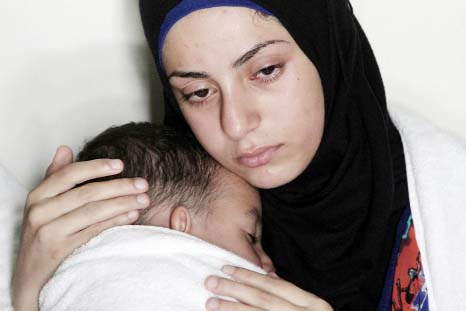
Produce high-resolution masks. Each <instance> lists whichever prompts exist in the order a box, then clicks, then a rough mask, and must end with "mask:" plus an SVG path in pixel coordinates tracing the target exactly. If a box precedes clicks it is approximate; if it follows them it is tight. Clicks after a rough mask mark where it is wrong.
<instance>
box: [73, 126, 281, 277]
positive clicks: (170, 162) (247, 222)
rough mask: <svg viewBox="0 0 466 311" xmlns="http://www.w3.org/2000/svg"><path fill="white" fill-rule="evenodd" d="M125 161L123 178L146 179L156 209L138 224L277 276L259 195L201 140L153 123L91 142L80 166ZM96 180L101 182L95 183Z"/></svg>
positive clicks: (105, 134)
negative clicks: (195, 240) (198, 242)
mask: <svg viewBox="0 0 466 311" xmlns="http://www.w3.org/2000/svg"><path fill="white" fill-rule="evenodd" d="M99 158H113V159H121V160H122V161H123V162H124V164H125V168H124V170H123V172H122V173H121V174H118V175H115V176H110V177H104V178H101V179H98V180H99V181H100V180H109V179H115V178H121V177H123V178H131V177H143V178H145V179H146V180H147V181H148V183H149V191H148V195H149V197H150V199H151V204H150V206H149V207H148V208H146V209H145V210H143V211H142V212H141V214H140V216H139V219H138V221H137V224H141V225H154V226H160V227H166V228H170V229H174V230H178V231H181V232H185V233H188V234H192V235H194V236H197V237H199V238H201V239H203V240H205V241H208V242H210V243H212V244H215V245H217V246H220V247H222V248H225V249H227V250H229V251H232V252H234V253H236V254H237V255H239V256H242V257H244V258H245V259H247V260H249V261H251V262H253V263H255V264H257V265H259V266H261V267H262V268H263V269H264V270H266V271H272V270H273V265H272V262H271V260H270V258H269V257H268V256H267V255H266V254H265V253H264V251H263V250H262V246H261V244H260V238H259V237H260V234H261V203H260V198H259V194H258V191H257V190H256V189H255V188H253V187H252V186H251V185H249V184H248V183H247V182H245V181H244V180H243V179H241V178H240V177H238V176H236V175H235V174H233V173H231V172H229V171H227V170H226V169H224V168H223V167H222V166H220V165H219V164H218V163H217V162H216V161H215V160H214V159H212V158H211V157H210V156H209V155H208V154H207V153H206V152H205V151H204V149H203V148H202V147H201V146H200V145H199V144H198V143H197V141H196V139H195V138H194V137H193V136H191V135H188V134H186V133H185V132H181V131H178V130H176V129H172V128H169V127H165V126H159V125H154V124H151V123H147V122H141V123H133V122H132V123H128V124H124V125H122V126H117V127H111V128H109V129H107V130H106V131H104V132H102V133H101V134H99V135H98V136H96V137H95V138H94V139H92V140H91V141H89V142H87V143H86V145H85V146H84V148H83V150H82V151H81V152H80V153H79V155H78V161H86V160H92V159H99ZM93 181H96V180H93Z"/></svg>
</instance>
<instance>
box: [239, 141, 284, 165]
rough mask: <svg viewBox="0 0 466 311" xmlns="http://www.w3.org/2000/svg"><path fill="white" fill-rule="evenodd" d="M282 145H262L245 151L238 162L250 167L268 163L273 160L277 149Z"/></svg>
mask: <svg viewBox="0 0 466 311" xmlns="http://www.w3.org/2000/svg"><path fill="white" fill-rule="evenodd" d="M280 147H281V145H276V146H268V147H261V148H257V149H255V150H253V151H252V152H245V153H243V154H242V155H241V156H239V157H238V162H239V163H240V164H242V165H244V166H247V167H249V168H255V167H259V166H262V165H266V164H267V163H269V162H270V160H272V157H273V155H274V154H275V151H277V149H278V148H280Z"/></svg>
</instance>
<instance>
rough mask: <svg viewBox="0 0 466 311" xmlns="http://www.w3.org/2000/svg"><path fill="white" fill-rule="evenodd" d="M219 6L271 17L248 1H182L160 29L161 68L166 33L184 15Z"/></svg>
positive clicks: (261, 8) (159, 54) (159, 53)
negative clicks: (252, 11) (250, 10)
mask: <svg viewBox="0 0 466 311" xmlns="http://www.w3.org/2000/svg"><path fill="white" fill-rule="evenodd" d="M219 6H239V7H246V8H250V9H253V10H256V11H259V12H262V13H264V14H267V15H273V14H272V13H270V12H269V11H267V10H266V9H264V8H263V7H261V6H260V5H258V4H257V3H254V2H252V1H249V0H182V1H181V2H180V3H179V4H178V5H177V6H175V7H174V8H173V9H172V10H171V11H170V12H168V14H167V16H165V20H164V21H163V23H162V26H161V27H160V33H159V41H158V48H157V52H158V58H159V59H158V61H159V64H160V66H161V67H163V65H162V47H163V44H164V43H165V39H166V37H167V34H168V32H169V31H170V29H171V28H172V27H173V25H175V24H176V22H178V21H179V20H180V19H182V18H183V17H185V16H186V15H189V14H191V13H192V12H194V11H198V10H202V9H208V8H213V7H219Z"/></svg>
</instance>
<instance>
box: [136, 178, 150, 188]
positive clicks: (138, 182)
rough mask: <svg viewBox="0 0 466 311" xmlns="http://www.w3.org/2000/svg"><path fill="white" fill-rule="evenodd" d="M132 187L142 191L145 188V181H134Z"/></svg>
mask: <svg viewBox="0 0 466 311" xmlns="http://www.w3.org/2000/svg"><path fill="white" fill-rule="evenodd" d="M134 187H136V189H139V190H144V189H146V188H147V181H145V180H144V179H136V180H135V181H134Z"/></svg>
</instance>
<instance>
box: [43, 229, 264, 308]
mask: <svg viewBox="0 0 466 311" xmlns="http://www.w3.org/2000/svg"><path fill="white" fill-rule="evenodd" d="M225 264H231V265H235V266H239V267H244V268H247V269H250V270H253V271H257V272H260V273H265V272H264V271H263V270H262V269H260V268H259V267H257V266H256V265H254V264H252V263H250V262H248V261H247V260H245V259H243V258H241V257H239V256H237V255H235V254H233V253H231V252H229V251H226V250H224V249H222V248H219V247H217V246H215V245H212V244H209V243H207V242H205V241H203V240H201V239H198V238H196V237H194V236H191V235H188V234H185V233H180V232H178V231H174V230H169V229H165V228H160V227H152V226H122V227H116V228H112V229H109V230H107V231H104V232H103V233H102V234H100V235H99V236H97V237H96V238H94V239H92V240H91V241H90V242H89V243H87V244H86V245H84V246H82V247H81V248H79V249H77V250H76V251H75V252H74V253H73V254H72V255H71V256H69V257H68V258H67V259H66V260H65V261H64V262H63V263H62V264H61V265H60V267H59V268H58V270H57V271H56V273H55V274H54V276H53V277H52V278H51V279H50V280H49V282H48V283H47V284H46V285H45V286H44V287H43V289H42V291H41V294H40V298H39V305H40V309H41V310H43V311H52V310H54V311H58V310H67V311H69V310H73V311H78V310H94V311H97V310H112V311H118V310H158V311H203V310H205V303H206V300H207V298H209V297H211V296H212V294H211V293H210V292H208V291H207V290H206V289H205V288H204V281H205V278H206V277H207V276H208V275H219V276H223V277H226V275H225V274H223V273H222V272H221V270H220V269H221V267H222V266H223V265H225Z"/></svg>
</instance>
